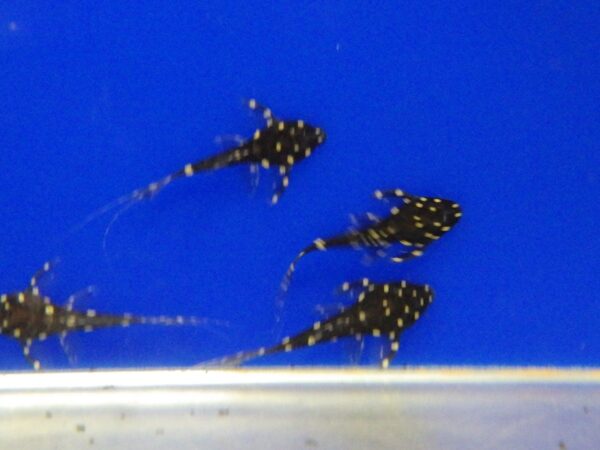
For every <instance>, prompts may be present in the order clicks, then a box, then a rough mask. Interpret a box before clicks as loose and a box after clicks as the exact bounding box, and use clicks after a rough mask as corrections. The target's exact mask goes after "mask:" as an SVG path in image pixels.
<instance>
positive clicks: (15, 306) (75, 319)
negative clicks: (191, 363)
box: [0, 263, 209, 370]
mask: <svg viewBox="0 0 600 450" xmlns="http://www.w3.org/2000/svg"><path fill="white" fill-rule="evenodd" d="M50 270H51V264H50V263H46V264H45V265H44V267H43V268H42V269H41V270H40V271H38V272H37V273H36V274H35V275H34V276H33V278H32V279H31V283H30V286H29V287H28V288H27V289H25V290H24V291H21V292H14V293H10V294H2V295H0V334H1V335H4V336H8V337H12V338H14V339H17V340H18V341H19V342H20V344H21V346H22V348H23V355H24V356H25V358H26V359H27V361H29V362H30V363H31V364H32V366H33V368H34V369H35V370H39V369H40V362H39V360H37V359H35V358H34V357H33V356H32V355H31V346H32V344H33V342H34V341H43V340H45V339H46V338H47V337H49V336H52V335H58V336H59V338H60V340H61V344H62V345H63V348H65V347H64V342H65V341H64V339H65V337H66V335H67V334H68V333H71V332H75V331H93V330H94V329H97V328H107V327H116V326H120V327H126V326H129V325H136V324H142V325H203V324H207V323H209V321H208V320H207V319H201V318H195V317H183V316H175V317H165V316H158V317H144V316H133V315H130V314H123V315H114V314H101V313H98V312H96V311H94V310H92V309H88V310H83V311H82V310H75V309H74V308H73V307H74V305H75V302H76V301H77V300H78V299H81V298H82V297H85V296H88V295H90V294H91V293H92V288H88V289H86V290H84V291H81V292H79V293H76V294H74V295H72V296H70V297H69V299H68V300H67V302H66V304H65V305H64V306H59V305H57V304H55V303H53V302H52V301H51V299H50V298H49V297H47V296H44V295H43V294H42V293H41V292H40V288H39V286H38V280H39V278H40V277H41V276H43V275H44V274H45V273H47V272H49V271H50ZM65 350H66V348H65Z"/></svg>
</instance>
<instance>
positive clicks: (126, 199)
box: [69, 170, 184, 235]
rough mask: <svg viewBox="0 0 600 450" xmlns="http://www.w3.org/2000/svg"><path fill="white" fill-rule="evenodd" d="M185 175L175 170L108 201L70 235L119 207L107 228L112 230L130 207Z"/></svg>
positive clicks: (71, 230)
mask: <svg viewBox="0 0 600 450" xmlns="http://www.w3.org/2000/svg"><path fill="white" fill-rule="evenodd" d="M183 175H184V172H183V170H181V171H179V172H175V173H173V174H171V175H168V176H166V177H164V178H162V179H161V180H158V181H155V182H153V183H150V184H149V185H148V186H146V187H145V188H140V189H136V190H135V191H133V192H131V193H129V194H125V195H122V196H121V197H119V198H117V199H115V200H113V201H111V202H109V203H107V204H106V205H104V206H102V207H100V208H98V209H97V210H95V211H94V212H92V213H90V214H88V215H87V216H86V217H85V218H84V219H83V220H82V221H81V222H79V223H78V224H76V225H75V226H73V227H72V228H71V229H70V230H69V235H71V234H73V233H76V232H78V231H79V230H81V229H83V228H84V227H85V226H86V225H88V224H89V223H91V222H93V221H94V220H96V219H98V218H100V217H102V216H104V215H105V214H106V213H108V212H110V211H113V210H115V209H117V208H119V210H118V211H117V212H116V213H115V215H114V216H113V218H112V219H111V221H110V223H109V225H108V227H107V230H110V228H111V227H112V225H113V224H114V223H115V222H116V221H117V219H118V218H119V216H120V215H121V214H123V213H124V212H125V211H127V210H128V209H129V208H131V207H132V206H133V205H135V204H137V203H139V202H141V201H143V200H146V199H149V198H152V197H154V196H155V195H156V194H157V193H158V192H159V191H160V190H162V189H163V188H164V187H165V186H167V185H169V184H170V183H172V182H173V181H174V180H175V179H177V178H179V177H181V176H183ZM106 234H108V233H107V232H105V235H106Z"/></svg>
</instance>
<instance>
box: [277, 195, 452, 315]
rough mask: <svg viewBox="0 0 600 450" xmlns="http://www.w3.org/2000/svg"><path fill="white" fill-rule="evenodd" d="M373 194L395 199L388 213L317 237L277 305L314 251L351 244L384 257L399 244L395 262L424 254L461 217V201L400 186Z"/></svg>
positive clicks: (289, 277)
mask: <svg viewBox="0 0 600 450" xmlns="http://www.w3.org/2000/svg"><path fill="white" fill-rule="evenodd" d="M373 195H374V197H375V198H376V199H378V200H382V201H393V202H394V204H393V206H392V207H391V208H390V210H389V214H388V215H387V216H386V217H384V218H380V217H378V216H377V215H375V214H373V213H367V214H366V215H365V216H364V218H363V219H362V221H361V220H357V219H356V218H353V221H354V222H355V223H354V226H353V227H351V228H350V229H349V230H348V231H347V232H345V233H342V234H339V235H336V236H332V237H329V238H325V239H323V238H317V239H315V240H314V241H313V242H312V243H311V244H309V245H308V246H306V247H305V248H304V249H303V250H302V251H301V252H300V253H298V255H297V256H296V257H295V258H294V260H293V261H292V262H291V263H290V265H289V266H288V269H287V272H286V273H285V276H284V277H283V279H282V281H281V284H280V293H279V295H278V297H277V302H276V304H277V308H278V309H279V310H281V309H282V308H283V304H284V296H285V293H286V292H287V291H288V289H289V286H290V283H291V280H292V276H293V274H294V271H295V270H296V267H297V265H298V262H299V261H300V259H302V258H303V257H304V256H306V255H307V254H309V253H312V252H314V251H326V250H331V249H334V248H343V247H350V248H355V249H369V250H371V251H374V253H375V254H376V255H377V256H381V257H385V256H386V255H387V252H388V250H389V248H390V247H392V246H394V245H399V246H400V247H401V249H402V250H401V251H400V252H399V253H397V254H395V255H393V256H391V257H390V260H391V261H393V262H395V263H401V262H404V261H407V260H409V259H411V258H414V257H418V256H422V255H423V253H424V252H425V249H426V248H427V247H428V246H429V245H430V244H431V243H432V242H434V241H436V240H438V239H440V238H441V237H442V236H443V235H444V234H445V233H447V232H448V231H449V230H450V229H452V227H454V225H456V223H457V222H458V221H459V220H460V218H461V217H462V210H461V207H460V205H459V204H458V203H456V202H455V201H453V200H446V199H442V198H438V197H422V196H420V197H418V196H414V195H411V194H408V193H406V192H404V191H403V190H401V189H391V190H385V191H382V190H376V191H375V192H374V194H373Z"/></svg>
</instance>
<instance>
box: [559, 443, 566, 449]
mask: <svg viewBox="0 0 600 450" xmlns="http://www.w3.org/2000/svg"><path fill="white" fill-rule="evenodd" d="M558 448H559V449H560V450H567V445H566V444H565V443H564V442H563V441H559V442H558Z"/></svg>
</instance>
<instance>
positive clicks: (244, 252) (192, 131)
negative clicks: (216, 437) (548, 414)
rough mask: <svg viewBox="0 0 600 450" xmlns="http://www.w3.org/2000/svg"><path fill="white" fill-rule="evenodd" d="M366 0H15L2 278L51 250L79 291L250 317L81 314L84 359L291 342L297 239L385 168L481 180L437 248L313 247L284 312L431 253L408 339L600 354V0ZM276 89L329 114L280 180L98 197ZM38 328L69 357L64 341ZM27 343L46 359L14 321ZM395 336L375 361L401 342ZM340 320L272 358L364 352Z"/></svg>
mask: <svg viewBox="0 0 600 450" xmlns="http://www.w3.org/2000/svg"><path fill="white" fill-rule="evenodd" d="M587 3H588V4H586V2H578V4H569V5H563V4H560V3H558V2H552V3H550V4H545V5H543V6H542V5H538V6H531V5H528V6H521V5H507V4H499V5H493V6H490V5H488V6H486V7H485V8H483V7H482V6H480V5H479V4H476V2H459V3H454V4H453V5H452V6H448V5H444V6H443V7H441V6H440V5H429V4H419V5H398V4H395V3H393V2H389V4H387V5H383V6H382V5H378V6H377V7H374V6H369V7H367V6H357V5H339V4H336V5H333V4H323V3H322V2H308V3H303V4H295V5H291V4H290V5H283V4H279V3H274V4H272V5H269V6H268V7H266V6H265V5H261V6H259V5H257V4H251V3H248V4H239V2H223V1H206V2H201V3H198V2H185V1H177V2H171V3H170V5H169V6H166V5H165V4H164V2H145V4H144V6H143V8H138V9H132V8H130V7H129V5H117V4H111V5H104V6H97V5H95V4H94V5H93V7H92V4H91V3H90V4H88V2H70V3H67V4H62V5H53V6H52V7H49V6H43V5H42V6H41V5H39V4H38V3H37V2H25V3H23V2H21V3H20V4H19V5H16V4H14V5H13V4H6V5H3V6H2V7H0V30H1V31H0V58H1V59H2V67H3V70H2V71H1V72H0V98H1V99H2V101H1V102H0V118H1V119H0V148H2V151H1V152H0V167H2V170H1V171H0V185H1V186H2V189H0V217H3V218H4V220H3V221H2V222H1V225H0V249H2V250H1V251H0V255H1V258H2V259H1V260H2V270H1V271H0V286H1V288H0V290H1V291H2V292H9V291H14V290H18V289H22V288H23V287H24V286H25V285H26V283H27V282H28V279H29V276H30V275H31V274H32V273H33V272H34V271H35V270H36V269H37V268H38V267H39V266H40V265H41V264H42V263H43V262H44V261H45V260H47V259H49V258H52V257H54V256H60V257H61V260H62V263H61V265H60V266H59V268H58V270H57V273H56V276H55V278H54V280H52V282H51V283H48V286H47V287H48V292H50V293H51V294H52V295H53V296H54V298H56V299H57V300H60V299H66V298H67V296H68V295H69V294H70V293H71V292H73V291H76V290H79V289H81V288H83V287H85V286H87V285H88V284H94V285H96V286H97V287H98V295H97V296H96V297H95V298H93V299H91V300H89V301H88V302H87V303H86V304H85V305H84V306H86V307H93V308H95V309H97V310H100V311H109V312H113V311H114V312H132V313H140V314H193V315H200V316H206V317H211V318H215V319H222V320H227V321H229V326H228V327H226V328H217V329H210V330H209V329H203V328H197V329H196V328H194V329H189V328H182V329H172V328H170V329H164V328H129V329H124V330H102V331H98V332H95V333H91V334H85V335H77V336H73V339H72V340H73V344H72V345H73V347H74V349H75V351H76V353H77V355H78V358H79V364H80V367H90V366H94V367H114V366H130V367H131V366H134V367H138V366H161V365H184V366H187V365H191V364H195V363H198V362H200V361H203V360H207V359H211V358H215V357H218V356H222V355H224V354H227V353H231V352H236V351H238V350H242V349H251V348H254V347H256V346H261V345H269V344H274V343H275V342H276V339H277V331H276V329H275V327H274V314H275V309H274V304H275V296H276V294H277V289H278V286H279V282H280V279H281V277H282V276H283V274H284V272H285V270H286V267H287V265H288V263H289V262H290V261H291V260H292V259H293V257H294V256H295V255H296V253H297V252H298V251H299V250H300V249H302V248H303V247H304V246H305V245H306V244H308V243H310V242H311V241H312V240H313V239H314V238H316V237H318V236H321V237H325V236H329V235H332V234H335V233H339V232H341V231H344V230H345V229H346V227H347V225H348V224H349V221H348V218H347V215H348V214H349V213H352V212H354V213H361V212H365V211H367V210H377V208H378V205H377V202H376V201H375V200H374V199H372V198H371V194H372V192H373V190H375V189H377V188H394V187H400V188H403V189H406V190H407V191H409V192H411V193H415V194H417V195H435V196H441V197H447V198H452V199H455V200H456V201H458V202H460V203H461V205H462V207H463V210H464V217H463V219H462V221H461V222H460V223H459V224H458V225H457V226H456V228H455V229H454V230H452V231H451V232H450V233H448V235H447V236H445V237H444V238H443V239H442V240H440V241H439V242H437V243H435V244H433V245H432V246H431V247H430V249H429V251H428V252H427V253H426V255H425V256H424V257H423V258H419V259H416V260H414V261H411V262H407V263H405V264H402V265H394V264H390V263H388V262H385V261H376V262H374V263H373V264H370V265H364V264H363V263H362V262H361V260H362V255H361V253H359V252H355V251H349V250H348V251H335V252H334V251H332V252H328V253H318V254H312V255H309V256H307V257H306V258H305V259H304V260H302V261H301V263H300V265H299V266H298V270H297V272H296V275H295V278H294V281H293V284H292V287H291V290H290V293H289V295H288V297H287V308H286V322H285V327H284V334H288V333H293V332H296V331H300V330H301V329H303V328H304V327H306V326H308V325H310V324H311V323H312V321H313V320H315V319H317V318H318V314H317V313H316V312H315V306H316V305H317V304H322V305H331V304H335V303H337V302H339V301H340V300H343V299H340V298H337V297H335V296H334V295H333V291H334V289H335V288H336V287H337V286H338V285H339V284H341V283H342V282H343V281H344V280H352V279H357V278H361V277H363V276H368V277H370V278H372V279H374V280H378V281H385V280H397V279H407V280H411V281H413V282H418V283H429V284H431V285H432V286H433V287H434V288H435V290H436V292H437V298H436V301H435V302H434V304H433V305H432V306H431V307H430V308H429V310H428V311H427V312H426V314H425V315H424V316H423V318H422V319H421V320H420V321H419V322H418V323H417V324H416V326H415V327H414V328H412V329H411V330H409V331H407V332H406V333H405V335H404V339H403V340H402V343H401V349H400V353H399V355H398V357H397V359H396V364H397V365H405V364H408V365H414V364H499V365H504V364H523V365H529V364H541V365H546V364H550V365H593V364H597V363H598V360H599V357H600V336H599V335H598V332H597V330H598V329H599V328H600V315H599V314H597V309H598V308H597V305H596V302H595V300H596V297H597V292H598V291H599V290H600V281H599V280H600V278H599V277H598V275H597V272H598V268H599V267H598V256H597V255H598V252H599V250H600V240H599V239H598V237H597V233H596V228H597V223H598V220H599V219H600V214H599V209H598V207H597V203H598V201H597V198H598V193H599V192H600V191H599V175H600V173H599V167H600V152H599V149H598V138H599V137H600V130H599V128H598V118H599V117H598V111H597V104H598V94H599V93H600V92H599V91H600V90H599V87H600V86H599V82H598V80H599V79H600V76H599V75H600V74H599V63H598V61H597V58H596V53H597V52H596V51H595V48H594V47H595V46H594V41H595V40H597V39H595V38H597V33H596V32H595V28H594V25H595V24H596V23H598V19H599V17H598V16H599V13H598V9H597V8H596V7H595V5H594V4H593V3H592V2H587ZM249 97H256V98H257V99H258V100H260V101H261V102H263V103H265V104H267V105H269V106H270V107H271V108H273V110H274V112H275V114H277V115H279V116H281V117H283V118H292V119H293V118H303V119H305V120H307V121H309V122H311V123H314V124H315V125H319V126H322V127H323V128H324V129H325V130H326V131H327V133H328V141H327V143H326V144H325V145H324V146H323V147H322V148H320V149H318V150H317V151H316V152H315V154H314V156H312V157H311V158H309V159H308V160H306V161H304V162H302V163H300V164H299V165H298V166H297V167H296V168H295V169H294V171H293V173H292V175H291V183H290V187H289V189H288V191H287V192H286V194H285V195H284V196H283V197H282V199H281V202H280V204H278V205H277V206H275V207H271V206H269V204H268V201H269V199H270V196H271V195H270V194H271V190H270V187H271V183H272V180H273V178H272V176H271V175H269V174H267V173H265V172H263V173H261V184H260V186H259V188H258V189H257V190H256V192H254V193H252V192H251V191H252V189H251V187H250V182H249V175H248V173H247V170H246V169H245V168H236V169H228V170H222V171H219V172H217V173H214V174H208V175H201V176H197V177H194V178H192V179H186V180H182V181H179V182H176V183H174V184H173V185H171V186H169V187H168V188H167V189H165V190H164V191H163V192H162V193H161V194H160V195H159V196H157V197H156V198H155V199H153V200H152V201H150V202H146V203H144V204H140V205H138V206H136V207H135V208H132V209H131V210H130V211H128V212H127V213H126V214H124V215H123V216H122V217H121V218H120V219H119V220H118V221H117V222H116V223H115V224H114V225H113V227H112V231H111V233H110V234H109V235H108V238H107V240H106V250H104V249H103V243H102V240H103V238H102V237H103V233H104V231H105V228H106V226H107V224H108V222H109V221H110V215H108V216H105V217H103V218H102V219H101V220H98V221H96V222H94V223H92V224H90V225H89V226H88V227H86V228H84V229H83V230H81V231H79V232H76V233H74V234H69V231H68V230H69V229H70V228H71V227H72V226H74V225H75V224H76V223H77V222H79V221H80V220H81V219H82V218H83V217H85V216H86V215H87V214H88V213H90V212H91V211H92V210H94V209H96V208H98V207H100V206H101V205H103V204H104V203H106V202H108V201H110V200H112V199H114V198H116V197H118V196H120V195H122V194H124V193H127V192H129V191H131V190H133V189H135V188H137V187H141V186H144V185H146V184H147V183H148V182H150V181H153V180H155V179H158V178H160V177H162V176H164V175H166V174H167V173H169V172H171V171H174V170H177V169H179V168H181V167H182V166H183V165H184V164H186V163H188V162H190V161H195V160H198V159H201V158H203V157H205V156H208V155H211V154H214V153H215V152H216V151H218V150H220V148H221V147H220V146H219V145H218V144H216V143H215V137H217V136H228V135H234V134H241V135H243V136H250V135H251V133H252V132H253V130H254V129H255V128H256V126H258V125H261V122H260V120H259V119H257V118H256V117H254V116H253V115H252V114H251V113H249V112H248V111H247V109H246V108H245V107H244V106H243V104H242V100H243V99H244V98H249ZM36 348H37V350H36V352H37V353H38V355H39V356H40V357H41V358H42V360H43V361H44V362H46V366H48V367H67V366H68V363H67V360H66V357H65V356H64V355H63V354H62V352H61V350H60V348H59V347H58V345H57V344H56V343H55V342H53V341H50V342H47V343H44V344H40V345H39V346H37V347H36ZM0 352H2V355H3V359H2V361H3V362H2V368H3V369H22V368H26V367H27V365H26V363H25V362H24V360H23V358H22V355H21V352H20V350H19V348H18V345H17V344H16V343H15V342H13V341H12V340H9V339H6V338H3V339H1V340H0ZM378 352H379V345H378V344H377V342H374V343H369V345H367V347H366V349H365V350H364V352H363V362H365V363H369V362H370V363H372V362H374V361H375V360H376V359H377V354H378ZM356 353H357V348H356V346H354V345H352V344H347V343H346V344H345V343H343V342H339V343H337V344H331V345H324V346H316V347H313V348H311V349H307V350H305V351H299V352H297V353H292V354H285V355H277V356H272V357H269V358H264V359H263V360H257V361H256V362H255V363H254V364H280V365H287V364H304V365H318V364H348V363H349V361H351V359H352V357H353V355H355V354H356Z"/></svg>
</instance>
